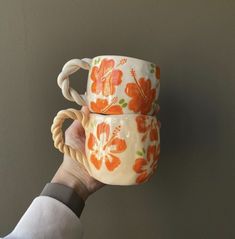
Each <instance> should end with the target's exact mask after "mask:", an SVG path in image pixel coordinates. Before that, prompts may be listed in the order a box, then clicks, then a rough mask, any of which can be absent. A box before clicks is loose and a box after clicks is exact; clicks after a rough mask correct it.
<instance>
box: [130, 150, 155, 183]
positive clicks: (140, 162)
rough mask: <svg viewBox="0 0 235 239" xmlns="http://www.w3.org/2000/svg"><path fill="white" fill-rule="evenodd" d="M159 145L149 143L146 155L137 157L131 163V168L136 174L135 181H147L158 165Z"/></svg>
mask: <svg viewBox="0 0 235 239" xmlns="http://www.w3.org/2000/svg"><path fill="white" fill-rule="evenodd" d="M159 154H160V145H158V147H156V145H150V146H149V147H148V150H147V157H146V159H145V158H144V157H140V158H137V159H136V160H135V164H134V165H133V170H134V171H135V172H136V173H137V174H138V176H137V178H136V183H138V184H140V183H143V182H147V181H148V180H149V179H150V177H151V176H152V175H153V173H154V172H155V170H156V169H157V166H158V160H159Z"/></svg>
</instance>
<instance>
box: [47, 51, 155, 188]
mask: <svg viewBox="0 0 235 239" xmlns="http://www.w3.org/2000/svg"><path fill="white" fill-rule="evenodd" d="M79 69H85V70H88V71H89V73H88V80H87V89H86V92H85V94H84V95H80V94H79V93H78V92H77V91H76V90H75V89H73V88H72V87H70V84H69V76H70V75H71V74H73V73H75V72H76V71H77V70H79ZM57 83H58V85H59V87H60V88H61V89H62V93H63V95H64V97H65V98H66V99H68V100H70V101H74V102H76V103H77V104H78V105H81V106H88V108H89V110H90V113H89V115H87V114H84V113H83V112H82V111H79V110H76V109H66V110H61V111H59V112H58V113H57V115H56V117H55V118H54V121H53V124H52V126H51V132H52V138H53V140H54V146H55V147H56V148H58V149H59V150H60V151H61V152H63V153H65V154H68V155H69V156H70V157H71V158H72V159H74V160H77V161H78V162H80V163H82V164H83V165H84V167H85V168H86V170H87V171H88V173H89V174H90V175H91V176H92V177H94V178H95V179H97V180H99V181H101V182H103V183H105V184H110V185H136V184H137V185H138V184H141V183H144V182H146V181H148V180H149V179H150V177H151V176H152V175H153V173H154V172H155V170H156V168H157V166H158V161H159V154H160V123H159V121H158V119H157V113H158V111H159V104H158V98H159V91H160V68H159V66H157V65H155V64H154V63H151V62H148V61H144V60H140V59H137V58H133V57H127V56H117V55H102V56H97V57H94V58H93V59H89V58H84V59H82V60H79V59H72V60H70V61H68V62H67V63H66V64H65V65H64V66H63V68H62V71H61V73H60V74H59V76H58V78H57ZM69 118H70V119H73V120H78V121H80V122H81V124H82V126H83V127H84V129H85V134H86V142H85V155H84V154H83V153H82V151H80V150H77V149H74V148H72V147H71V146H69V145H66V144H65V142H64V139H63V132H62V125H63V122H64V120H65V119H69Z"/></svg>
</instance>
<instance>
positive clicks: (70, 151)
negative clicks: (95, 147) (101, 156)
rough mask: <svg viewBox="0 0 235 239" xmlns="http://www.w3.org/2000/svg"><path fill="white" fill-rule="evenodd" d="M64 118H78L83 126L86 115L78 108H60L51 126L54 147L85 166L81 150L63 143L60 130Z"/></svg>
mask: <svg viewBox="0 0 235 239" xmlns="http://www.w3.org/2000/svg"><path fill="white" fill-rule="evenodd" d="M65 119H73V120H78V121H79V122H80V123H81V124H82V127H84V128H85V125H86V123H87V122H88V116H87V115H85V114H84V113H83V112H82V111H80V110H75V109H71V108H70V109H66V110H61V111H59V112H58V113H57V115H56V116H55V118H54V120H53V124H52V126H51V133H52V139H53V141H54V146H55V148H57V149H58V150H59V151H60V152H61V153H64V154H67V155H68V156H69V157H71V158H72V159H74V160H76V161H78V162H79V163H82V164H83V165H84V166H85V164H86V163H85V162H84V160H86V156H85V155H84V154H83V152H82V151H80V150H79V149H77V150H75V149H74V148H72V147H71V146H69V145H67V144H65V141H64V138H63V131H62V125H63V123H64V121H65Z"/></svg>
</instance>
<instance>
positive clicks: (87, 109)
mask: <svg viewBox="0 0 235 239" xmlns="http://www.w3.org/2000/svg"><path fill="white" fill-rule="evenodd" d="M81 111H82V112H83V113H84V114H85V115H89V113H90V111H89V108H88V107H87V106H82V108H81Z"/></svg>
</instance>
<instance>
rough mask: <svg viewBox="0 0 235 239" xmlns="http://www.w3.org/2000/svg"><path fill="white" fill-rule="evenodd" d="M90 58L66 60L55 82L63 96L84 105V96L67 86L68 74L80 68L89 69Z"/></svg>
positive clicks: (85, 103)
mask: <svg viewBox="0 0 235 239" xmlns="http://www.w3.org/2000/svg"><path fill="white" fill-rule="evenodd" d="M91 61H92V59H90V58H83V59H82V60H80V59H72V60H70V61H68V62H66V63H65V64H64V66H63V68H62V71H61V72H60V74H59V75H58V77H57V84H58V85H59V87H60V88H61V89H62V94H63V96H64V97H65V98H66V99H67V100H69V101H73V102H76V103H77V104H78V105H81V106H85V105H87V102H86V96H85V95H80V94H79V93H78V92H77V91H76V90H75V89H73V88H72V87H70V86H69V76H70V75H71V74H73V73H75V72H76V71H78V70H79V69H80V68H82V69H85V70H90V67H91Z"/></svg>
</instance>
